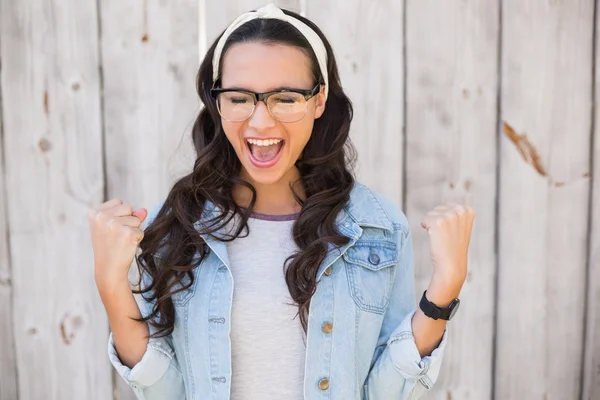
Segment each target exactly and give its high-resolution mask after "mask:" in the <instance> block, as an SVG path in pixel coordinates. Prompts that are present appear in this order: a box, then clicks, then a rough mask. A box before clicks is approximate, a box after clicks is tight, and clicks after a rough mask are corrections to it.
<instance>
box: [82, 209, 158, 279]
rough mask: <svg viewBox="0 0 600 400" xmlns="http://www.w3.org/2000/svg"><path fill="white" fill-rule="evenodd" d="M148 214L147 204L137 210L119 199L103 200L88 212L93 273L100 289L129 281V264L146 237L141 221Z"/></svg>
mask: <svg viewBox="0 0 600 400" xmlns="http://www.w3.org/2000/svg"><path fill="white" fill-rule="evenodd" d="M147 215H148V211H147V210H146V209H145V208H140V209H137V210H135V211H134V210H132V208H131V205H129V204H123V202H122V201H121V200H119V199H112V200H109V201H107V202H105V203H102V204H101V205H99V206H98V207H96V208H94V209H93V210H91V211H90V212H89V214H88V220H89V224H90V234H91V238H92V247H93V249H94V277H95V280H96V285H97V286H98V289H99V290H104V289H106V290H110V289H111V288H112V287H114V286H116V285H121V284H123V283H127V282H128V280H127V273H128V271H129V267H130V266H131V263H132V262H133V259H134V258H135V253H136V250H137V247H138V245H139V243H140V241H141V240H142V239H143V237H144V231H142V230H141V229H140V225H141V224H142V222H143V221H144V220H145V219H146V216H147Z"/></svg>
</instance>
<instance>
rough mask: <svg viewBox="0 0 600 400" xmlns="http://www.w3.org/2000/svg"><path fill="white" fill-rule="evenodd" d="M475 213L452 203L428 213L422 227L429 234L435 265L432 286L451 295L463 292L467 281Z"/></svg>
mask: <svg viewBox="0 0 600 400" xmlns="http://www.w3.org/2000/svg"><path fill="white" fill-rule="evenodd" d="M474 219H475V212H474V211H473V209H472V208H471V207H469V206H467V205H464V204H459V203H454V202H449V203H446V204H443V205H439V206H437V207H435V208H433V209H432V210H431V211H429V212H428V213H427V215H426V216H425V218H424V219H423V221H422V222H421V226H422V227H423V228H424V229H426V230H427V233H428V234H429V253H430V255H431V263H432V265H433V277H432V284H435V286H436V287H437V288H438V289H441V290H444V289H446V290H448V291H449V292H456V295H458V293H457V292H459V291H460V288H461V287H462V285H463V283H464V281H465V279H466V277H467V258H468V251H469V241H470V240H471V230H472V228H473V220H474Z"/></svg>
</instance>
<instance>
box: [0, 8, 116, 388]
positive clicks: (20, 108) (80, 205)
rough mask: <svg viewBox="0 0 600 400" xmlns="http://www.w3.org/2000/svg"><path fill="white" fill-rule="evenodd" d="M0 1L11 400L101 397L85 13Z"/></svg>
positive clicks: (89, 23)
mask: <svg viewBox="0 0 600 400" xmlns="http://www.w3.org/2000/svg"><path fill="white" fill-rule="evenodd" d="M0 4H1V6H0V9H1V10H2V12H1V13H0V18H1V23H0V25H1V26H2V46H1V49H2V54H1V59H2V99H3V105H2V107H3V112H2V115H3V118H4V120H3V126H4V129H3V130H4V146H5V148H4V151H5V153H4V155H5V167H6V170H5V171H4V173H5V179H6V180H5V192H6V205H5V207H6V210H7V211H8V218H7V224H8V230H7V232H8V234H9V238H10V240H9V243H10V246H9V249H8V251H9V253H10V255H11V268H12V284H13V286H12V289H13V292H12V307H13V309H12V312H13V322H14V325H13V326H12V330H13V334H14V341H15V346H16V365H17V374H18V377H19V382H18V383H19V385H18V392H19V393H18V398H19V399H21V400H29V399H31V400H34V399H35V400H36V399H48V400H52V399H56V400H59V399H60V400H62V399H107V398H109V397H110V396H111V395H112V390H111V374H110V366H109V363H108V358H107V354H106V339H107V323H106V318H105V316H104V310H103V307H102V304H101V302H100V301H99V298H98V296H97V295H96V294H95V293H96V289H95V284H94V279H93V255H92V251H91V245H89V239H88V238H89V228H88V224H87V213H88V211H89V210H90V208H91V207H93V206H94V205H96V204H98V203H99V202H100V201H101V200H102V197H103V193H102V188H103V174H102V137H101V107H100V95H101V94H100V77H99V68H98V66H99V59H98V36H97V31H98V29H97V10H96V4H95V2H80V1H74V0H68V1H55V0H49V1H38V0H31V1H25V2H13V1H9V0H1V1H0ZM86 239H87V240H86Z"/></svg>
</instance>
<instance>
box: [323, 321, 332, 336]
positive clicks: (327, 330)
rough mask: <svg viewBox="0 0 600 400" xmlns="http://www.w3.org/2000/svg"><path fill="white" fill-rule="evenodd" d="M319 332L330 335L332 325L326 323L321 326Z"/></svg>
mask: <svg viewBox="0 0 600 400" xmlns="http://www.w3.org/2000/svg"><path fill="white" fill-rule="evenodd" d="M321 330H322V331H323V332H325V333H331V331H332V330H333V324H332V323H331V322H329V321H327V322H325V323H324V324H323V326H322V327H321Z"/></svg>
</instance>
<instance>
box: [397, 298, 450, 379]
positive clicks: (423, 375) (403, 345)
mask: <svg viewBox="0 0 600 400" xmlns="http://www.w3.org/2000/svg"><path fill="white" fill-rule="evenodd" d="M415 312H416V310H415V311H413V312H411V313H409V314H408V315H407V316H406V317H405V318H404V320H403V321H402V322H401V323H400V326H398V328H396V330H394V331H393V332H392V334H391V335H390V338H389V340H388V342H387V345H388V349H389V352H390V358H391V359H392V363H393V364H394V367H396V369H397V370H398V371H399V372H400V373H401V374H402V376H403V377H404V379H406V380H410V381H413V382H414V381H419V382H420V383H421V384H422V385H423V386H424V387H425V388H426V389H427V390H429V389H431V388H432V387H433V385H434V384H435V381H436V380H437V377H438V375H439V373H440V368H441V366H442V358H443V355H444V350H445V348H446V343H447V342H448V327H447V326H446V329H445V330H444V335H443V336H442V341H441V342H440V344H439V345H438V347H437V348H436V349H434V350H433V352H432V353H431V355H429V356H425V357H423V358H421V356H420V355H419V350H418V349H417V345H416V343H415V339H414V336H413V332H412V318H413V316H414V315H415Z"/></svg>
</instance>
